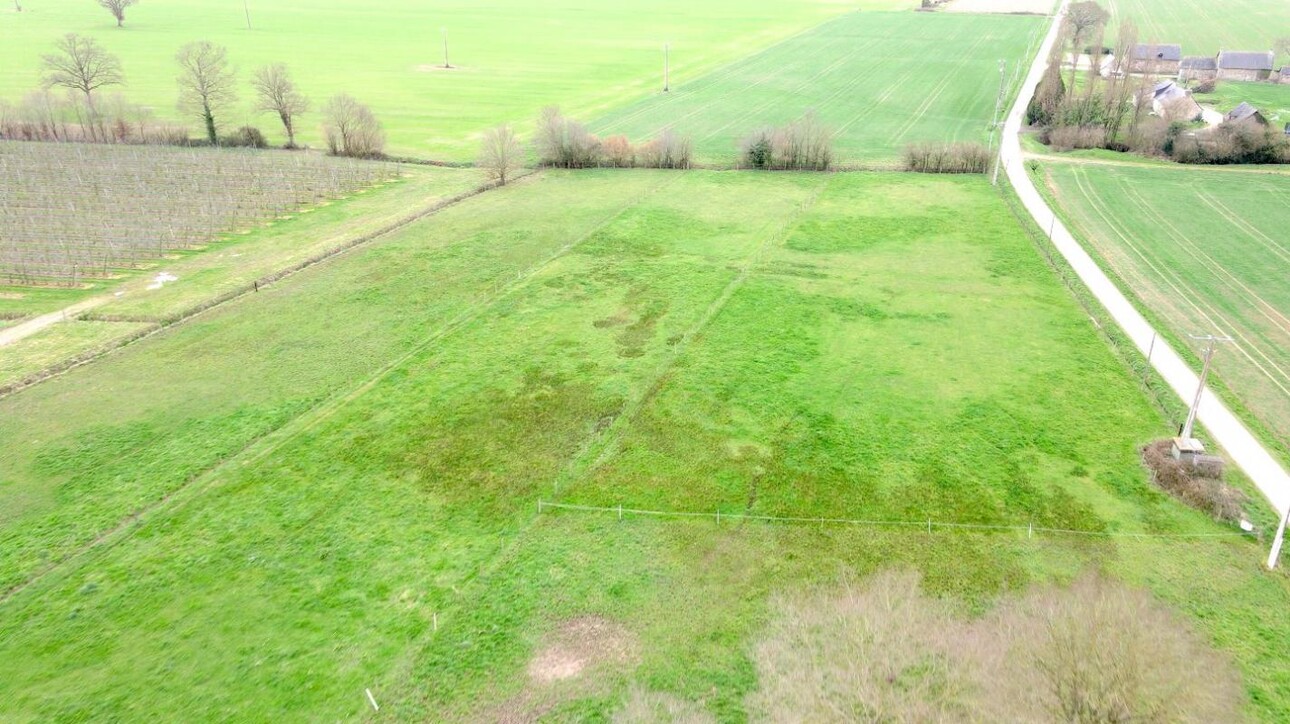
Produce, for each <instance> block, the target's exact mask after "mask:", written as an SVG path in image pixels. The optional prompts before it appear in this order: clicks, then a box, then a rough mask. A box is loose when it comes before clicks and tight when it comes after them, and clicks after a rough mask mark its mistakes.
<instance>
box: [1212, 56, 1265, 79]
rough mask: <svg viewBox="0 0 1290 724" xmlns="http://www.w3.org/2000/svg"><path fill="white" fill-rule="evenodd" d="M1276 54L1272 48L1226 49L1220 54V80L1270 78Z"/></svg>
mask: <svg viewBox="0 0 1290 724" xmlns="http://www.w3.org/2000/svg"><path fill="white" fill-rule="evenodd" d="M1274 59H1275V56H1274V55H1273V54H1272V51H1271V50H1264V51H1245V50H1224V51H1221V52H1220V53H1219V54H1218V79H1219V80H1268V79H1269V78H1271V77H1272V63H1273V60H1274Z"/></svg>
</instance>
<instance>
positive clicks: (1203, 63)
mask: <svg viewBox="0 0 1290 724" xmlns="http://www.w3.org/2000/svg"><path fill="white" fill-rule="evenodd" d="M1178 80H1181V81H1184V82H1186V81H1206V80H1218V59H1217V58H1212V57H1209V56H1205V55H1189V56H1187V57H1186V58H1183V59H1182V62H1181V63H1179V64H1178Z"/></svg>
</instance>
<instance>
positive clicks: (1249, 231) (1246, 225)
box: [1044, 163, 1290, 453]
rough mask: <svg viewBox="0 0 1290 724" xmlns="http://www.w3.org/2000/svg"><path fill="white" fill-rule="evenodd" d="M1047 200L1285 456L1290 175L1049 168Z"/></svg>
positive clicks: (1289, 378)
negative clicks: (1209, 352)
mask: <svg viewBox="0 0 1290 724" xmlns="http://www.w3.org/2000/svg"><path fill="white" fill-rule="evenodd" d="M1044 179H1045V180H1046V183H1047V185H1048V188H1049V191H1050V193H1051V194H1052V195H1053V196H1054V197H1055V198H1056V199H1057V201H1058V202H1059V203H1060V204H1061V208H1062V210H1063V211H1064V212H1065V213H1066V214H1067V216H1068V217H1069V218H1070V219H1071V220H1072V221H1073V224H1074V227H1075V230H1076V232H1077V233H1078V234H1079V236H1080V237H1081V238H1082V239H1085V240H1086V241H1087V242H1088V243H1089V244H1090V246H1091V250H1092V251H1094V252H1096V254H1097V255H1098V256H1099V257H1100V259H1101V261H1102V263H1103V265H1104V266H1106V267H1107V268H1108V269H1109V270H1110V271H1112V272H1113V273H1114V275H1115V276H1117V277H1118V278H1119V279H1120V280H1121V282H1122V284H1123V286H1124V287H1126V288H1127V289H1129V290H1131V292H1132V294H1133V295H1134V296H1135V297H1136V298H1137V299H1138V300H1139V302H1140V303H1141V304H1142V305H1143V306H1145V307H1146V309H1147V310H1149V311H1150V312H1151V313H1152V314H1154V315H1155V316H1156V317H1157V318H1159V319H1160V320H1161V321H1162V323H1163V326H1164V327H1165V328H1166V330H1168V331H1169V332H1170V333H1171V334H1172V335H1173V337H1174V338H1175V339H1176V340H1177V341H1178V342H1179V343H1181V345H1182V346H1183V347H1185V348H1189V349H1190V350H1191V351H1192V353H1193V354H1195V355H1196V356H1197V357H1198V356H1199V354H1200V351H1201V348H1200V346H1199V345H1198V343H1196V342H1194V341H1191V340H1190V339H1189V338H1188V335H1192V334H1224V335H1229V336H1231V337H1232V338H1233V339H1234V341H1233V342H1232V343H1231V344H1228V345H1224V346H1223V347H1222V348H1221V349H1220V351H1219V352H1218V354H1217V356H1216V357H1215V362H1214V370H1215V372H1216V374H1217V375H1218V377H1219V378H1220V379H1221V380H1222V382H1223V383H1225V384H1226V385H1227V386H1228V387H1230V388H1231V391H1232V392H1233V393H1234V394H1235V396H1236V397H1237V398H1239V400H1240V402H1241V403H1243V406H1244V407H1246V408H1248V409H1249V410H1250V412H1251V413H1252V414H1253V415H1254V417H1255V418H1256V419H1257V420H1258V421H1259V422H1260V423H1261V425H1262V426H1264V427H1265V428H1266V429H1267V431H1268V433H1269V434H1268V435H1266V436H1265V437H1266V438H1267V439H1269V440H1270V441H1272V443H1273V445H1274V447H1279V448H1280V449H1281V450H1282V451H1283V453H1284V450H1285V448H1284V444H1283V443H1278V442H1277V441H1283V440H1285V439H1286V436H1287V435H1288V434H1290V353H1288V352H1287V350H1290V318H1287V316H1286V313H1287V310H1290V287H1288V286H1287V285H1286V283H1285V280H1286V275H1287V274H1288V273H1290V246H1288V245H1287V244H1286V241H1285V237H1284V229H1285V228H1286V224H1287V223H1290V198H1288V194H1290V176H1288V175H1285V174H1280V173H1260V172H1259V171H1257V170H1255V169H1251V168H1245V169H1237V170H1224V169H1213V170H1203V169H1196V168H1192V169H1180V168H1176V167H1175V168H1152V167H1150V166H1110V165H1097V164H1091V163H1090V164H1080V163H1052V164H1047V165H1045V166H1044Z"/></svg>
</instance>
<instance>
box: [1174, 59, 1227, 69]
mask: <svg viewBox="0 0 1290 724" xmlns="http://www.w3.org/2000/svg"><path fill="white" fill-rule="evenodd" d="M1182 67H1183V68H1184V69H1189V70H1218V60H1217V59H1215V58H1213V57H1211V56H1208V55H1189V56H1187V57H1186V58H1183V59H1182Z"/></svg>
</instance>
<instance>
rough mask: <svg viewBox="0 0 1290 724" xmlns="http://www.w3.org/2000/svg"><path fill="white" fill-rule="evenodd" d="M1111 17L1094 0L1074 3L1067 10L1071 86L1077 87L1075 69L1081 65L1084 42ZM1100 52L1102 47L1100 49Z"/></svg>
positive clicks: (1095, 33)
mask: <svg viewBox="0 0 1290 724" xmlns="http://www.w3.org/2000/svg"><path fill="white" fill-rule="evenodd" d="M1109 18H1110V15H1109V14H1107V12H1106V11H1105V10H1103V9H1102V6H1101V5H1098V4H1097V3H1096V2H1093V0H1081V2H1077V3H1073V4H1071V6H1070V9H1069V10H1067V11H1066V32H1067V35H1068V37H1069V38H1070V41H1071V80H1070V83H1069V87H1070V88H1072V89H1073V88H1074V87H1075V70H1076V68H1077V67H1078V66H1079V56H1080V51H1081V50H1082V47H1081V46H1083V44H1084V43H1086V42H1087V41H1088V40H1089V39H1090V38H1092V37H1093V36H1096V35H1098V34H1099V32H1100V31H1101V29H1102V28H1103V27H1104V26H1105V25H1106V21H1107V20H1108V19H1109ZM1098 50H1099V52H1100V51H1101V48H1099V49H1098Z"/></svg>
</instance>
